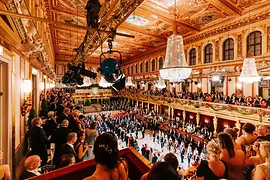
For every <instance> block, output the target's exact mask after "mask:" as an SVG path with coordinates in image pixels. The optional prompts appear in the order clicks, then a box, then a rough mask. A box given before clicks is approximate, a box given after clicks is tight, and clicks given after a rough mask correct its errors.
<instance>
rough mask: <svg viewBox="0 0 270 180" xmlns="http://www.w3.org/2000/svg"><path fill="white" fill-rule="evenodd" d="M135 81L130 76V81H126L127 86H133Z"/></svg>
mask: <svg viewBox="0 0 270 180" xmlns="http://www.w3.org/2000/svg"><path fill="white" fill-rule="evenodd" d="M132 85H133V83H132V80H131V77H128V81H127V82H126V86H132Z"/></svg>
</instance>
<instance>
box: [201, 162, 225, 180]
mask: <svg viewBox="0 0 270 180" xmlns="http://www.w3.org/2000/svg"><path fill="white" fill-rule="evenodd" d="M221 161H222V160H221ZM222 162H223V164H224V165H225V173H224V175H223V176H221V177H217V176H216V175H215V174H214V173H213V172H212V171H211V169H210V168H209V166H208V161H206V160H202V161H201V163H200V165H199V167H198V168H197V176H198V177H204V179H206V180H219V179H228V168H227V166H226V163H225V162H224V161H222Z"/></svg>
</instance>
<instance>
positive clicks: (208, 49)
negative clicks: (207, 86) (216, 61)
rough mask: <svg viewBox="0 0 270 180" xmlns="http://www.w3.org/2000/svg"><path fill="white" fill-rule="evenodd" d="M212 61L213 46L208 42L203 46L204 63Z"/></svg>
mask: <svg viewBox="0 0 270 180" xmlns="http://www.w3.org/2000/svg"><path fill="white" fill-rule="evenodd" d="M212 61H213V47H212V44H208V45H207V46H205V48H204V63H212Z"/></svg>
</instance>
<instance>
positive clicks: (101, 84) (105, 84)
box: [98, 76, 112, 88]
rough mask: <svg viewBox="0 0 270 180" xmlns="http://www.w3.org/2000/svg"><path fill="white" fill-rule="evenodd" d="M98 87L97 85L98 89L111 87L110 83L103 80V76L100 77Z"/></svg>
mask: <svg viewBox="0 0 270 180" xmlns="http://www.w3.org/2000/svg"><path fill="white" fill-rule="evenodd" d="M98 85H99V86H100V87H104V88H107V87H111V86H112V84H111V83H108V82H107V81H106V80H105V79H104V76H101V78H100V81H99V84H98Z"/></svg>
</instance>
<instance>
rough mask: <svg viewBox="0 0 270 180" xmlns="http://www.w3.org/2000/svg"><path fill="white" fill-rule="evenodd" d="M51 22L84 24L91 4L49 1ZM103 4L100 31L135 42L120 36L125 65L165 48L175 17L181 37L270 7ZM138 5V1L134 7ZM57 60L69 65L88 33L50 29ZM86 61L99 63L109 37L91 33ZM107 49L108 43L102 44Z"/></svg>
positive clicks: (191, 0)
mask: <svg viewBox="0 0 270 180" xmlns="http://www.w3.org/2000/svg"><path fill="white" fill-rule="evenodd" d="M47 1H48V3H49V4H50V8H49V9H48V11H49V14H51V17H52V19H53V20H56V21H61V22H65V23H71V24H77V25H84V26H85V25H86V20H85V13H86V10H85V9H84V7H85V5H86V2H87V0H47ZM142 1H143V0H141V1H139V0H137V1H134V0H100V3H101V5H102V8H101V12H100V14H99V15H100V24H101V25H100V28H101V29H104V30H109V28H110V27H113V28H117V32H121V33H125V34H130V35H134V36H135V37H134V38H127V37H122V36H116V38H115V43H114V46H113V48H114V49H115V50H119V51H121V52H122V54H123V59H124V61H128V60H129V59H131V58H133V57H135V56H137V55H140V54H142V53H147V52H148V51H150V50H153V49H155V48H158V47H160V46H162V45H165V44H166V41H167V37H168V36H170V35H171V34H172V31H173V25H172V24H173V23H174V21H175V20H174V19H175V18H176V25H177V33H178V34H181V35H183V36H184V37H186V36H191V35H196V34H198V33H199V32H201V31H204V30H207V29H209V28H212V27H213V26H217V25H221V24H222V23H225V22H227V21H228V20H232V19H234V18H235V17H240V16H243V15H245V14H249V13H250V12H251V11H256V9H259V8H263V7H264V8H265V7H269V6H270V1H269V0H177V1H176V10H175V6H174V1H175V0H144V1H143V2H142ZM135 2H137V3H135ZM52 33H53V41H54V49H55V51H54V52H55V59H56V62H57V61H71V60H73V59H74V57H75V52H74V51H73V49H74V48H76V47H78V46H79V45H80V43H81V42H82V41H83V38H84V35H85V33H86V32H85V31H82V30H77V29H74V28H72V29H71V28H70V29H68V28H63V27H60V26H57V25H52ZM89 37H90V38H89V39H90V40H91V41H89V47H87V53H86V55H87V61H89V62H95V63H98V62H99V56H100V54H101V48H100V46H99V45H100V43H101V42H102V41H104V40H105V39H106V37H107V36H106V35H104V34H101V35H100V37H99V35H98V34H97V33H96V32H93V33H90V35H89ZM102 49H103V51H106V50H107V49H108V46H107V43H103V45H102Z"/></svg>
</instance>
